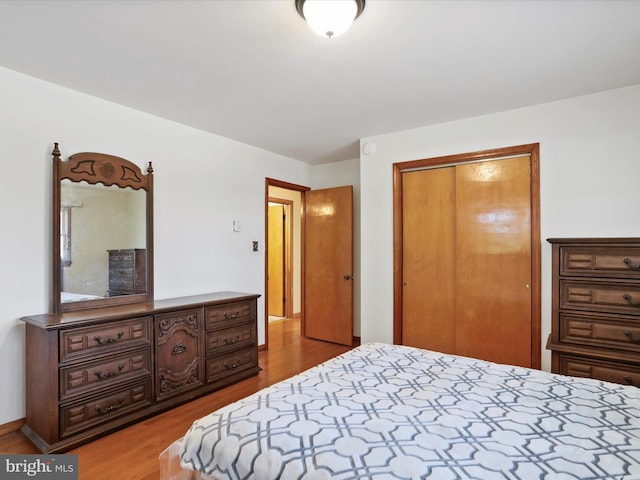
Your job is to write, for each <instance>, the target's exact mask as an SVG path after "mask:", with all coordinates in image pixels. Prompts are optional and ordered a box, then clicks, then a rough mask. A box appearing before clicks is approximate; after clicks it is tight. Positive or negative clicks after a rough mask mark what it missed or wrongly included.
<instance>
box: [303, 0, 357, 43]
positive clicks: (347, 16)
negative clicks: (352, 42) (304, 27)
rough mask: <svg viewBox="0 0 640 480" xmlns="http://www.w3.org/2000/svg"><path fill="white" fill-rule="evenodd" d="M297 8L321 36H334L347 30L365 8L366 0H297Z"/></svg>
mask: <svg viewBox="0 0 640 480" xmlns="http://www.w3.org/2000/svg"><path fill="white" fill-rule="evenodd" d="M295 1H296V9H297V10H298V13H299V14H300V16H301V17H302V18H304V19H305V20H306V22H307V24H309V27H310V28H311V30H313V31H314V32H315V33H317V34H318V35H320V36H321V37H326V38H334V37H337V36H339V35H342V34H343V33H344V32H346V31H347V30H348V29H349V27H350V26H351V24H352V23H353V21H354V20H355V19H356V18H358V17H359V16H360V14H361V13H362V11H363V10H364V3H365V0H295Z"/></svg>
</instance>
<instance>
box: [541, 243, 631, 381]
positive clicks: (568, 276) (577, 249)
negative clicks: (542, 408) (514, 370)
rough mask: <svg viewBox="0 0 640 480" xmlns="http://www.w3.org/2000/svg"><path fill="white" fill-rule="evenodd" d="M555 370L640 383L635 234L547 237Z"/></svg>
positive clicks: (551, 339) (550, 344)
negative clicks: (616, 236) (550, 276)
mask: <svg viewBox="0 0 640 480" xmlns="http://www.w3.org/2000/svg"><path fill="white" fill-rule="evenodd" d="M548 242H549V243H551V245H552V248H553V257H552V258H553V283H552V287H553V293H552V308H553V315H552V319H551V334H550V336H549V341H548V343H547V348H548V349H550V350H551V352H552V354H551V370H552V371H553V372H554V373H561V374H564V375H572V376H576V377H589V378H596V379H600V380H606V381H610V382H615V383H622V384H627V385H635V386H640V238H551V239H548Z"/></svg>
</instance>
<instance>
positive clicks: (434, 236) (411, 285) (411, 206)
mask: <svg viewBox="0 0 640 480" xmlns="http://www.w3.org/2000/svg"><path fill="white" fill-rule="evenodd" d="M402 183H403V184H402V188H403V204H404V206H405V208H404V214H403V217H402V220H403V226H402V228H403V232H404V234H403V242H404V245H403V254H404V267H403V273H404V277H403V289H402V295H403V299H402V304H403V312H404V318H403V328H402V343H403V344H404V345H411V346H414V347H421V348H427V349H429V350H436V351H439V352H444V353H455V345H456V336H455V334H456V201H455V187H456V174H455V167H447V168H437V169H434V170H418V171H414V172H409V173H406V174H403V176H402Z"/></svg>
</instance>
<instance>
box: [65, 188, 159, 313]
mask: <svg viewBox="0 0 640 480" xmlns="http://www.w3.org/2000/svg"><path fill="white" fill-rule="evenodd" d="M146 201H147V192H146V191H145V190H134V189H132V188H129V187H127V188H122V187H119V186H117V185H111V186H104V185H102V184H95V185H91V184H88V183H86V182H72V181H71V180H69V179H63V180H61V182H60V261H61V283H60V286H61V289H60V302H61V303H63V304H64V303H69V302H86V301H90V300H99V299H102V298H111V297H118V296H122V295H132V294H142V293H146V292H147V285H146V277H147V272H146V267H147V261H146V260H147V245H146V242H147V221H146V213H147V205H146Z"/></svg>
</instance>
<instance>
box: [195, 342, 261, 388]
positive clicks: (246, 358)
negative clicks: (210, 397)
mask: <svg viewBox="0 0 640 480" xmlns="http://www.w3.org/2000/svg"><path fill="white" fill-rule="evenodd" d="M257 364H258V351H257V349H255V348H252V347H250V348H245V349H243V350H239V351H237V352H234V353H230V354H228V355H224V356H221V357H214V358H212V359H208V360H207V383H214V382H216V381H218V380H222V379H223V378H224V377H227V376H229V375H233V374H235V373H239V372H242V371H243V370H247V369H249V368H255V367H256V366H257Z"/></svg>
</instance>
